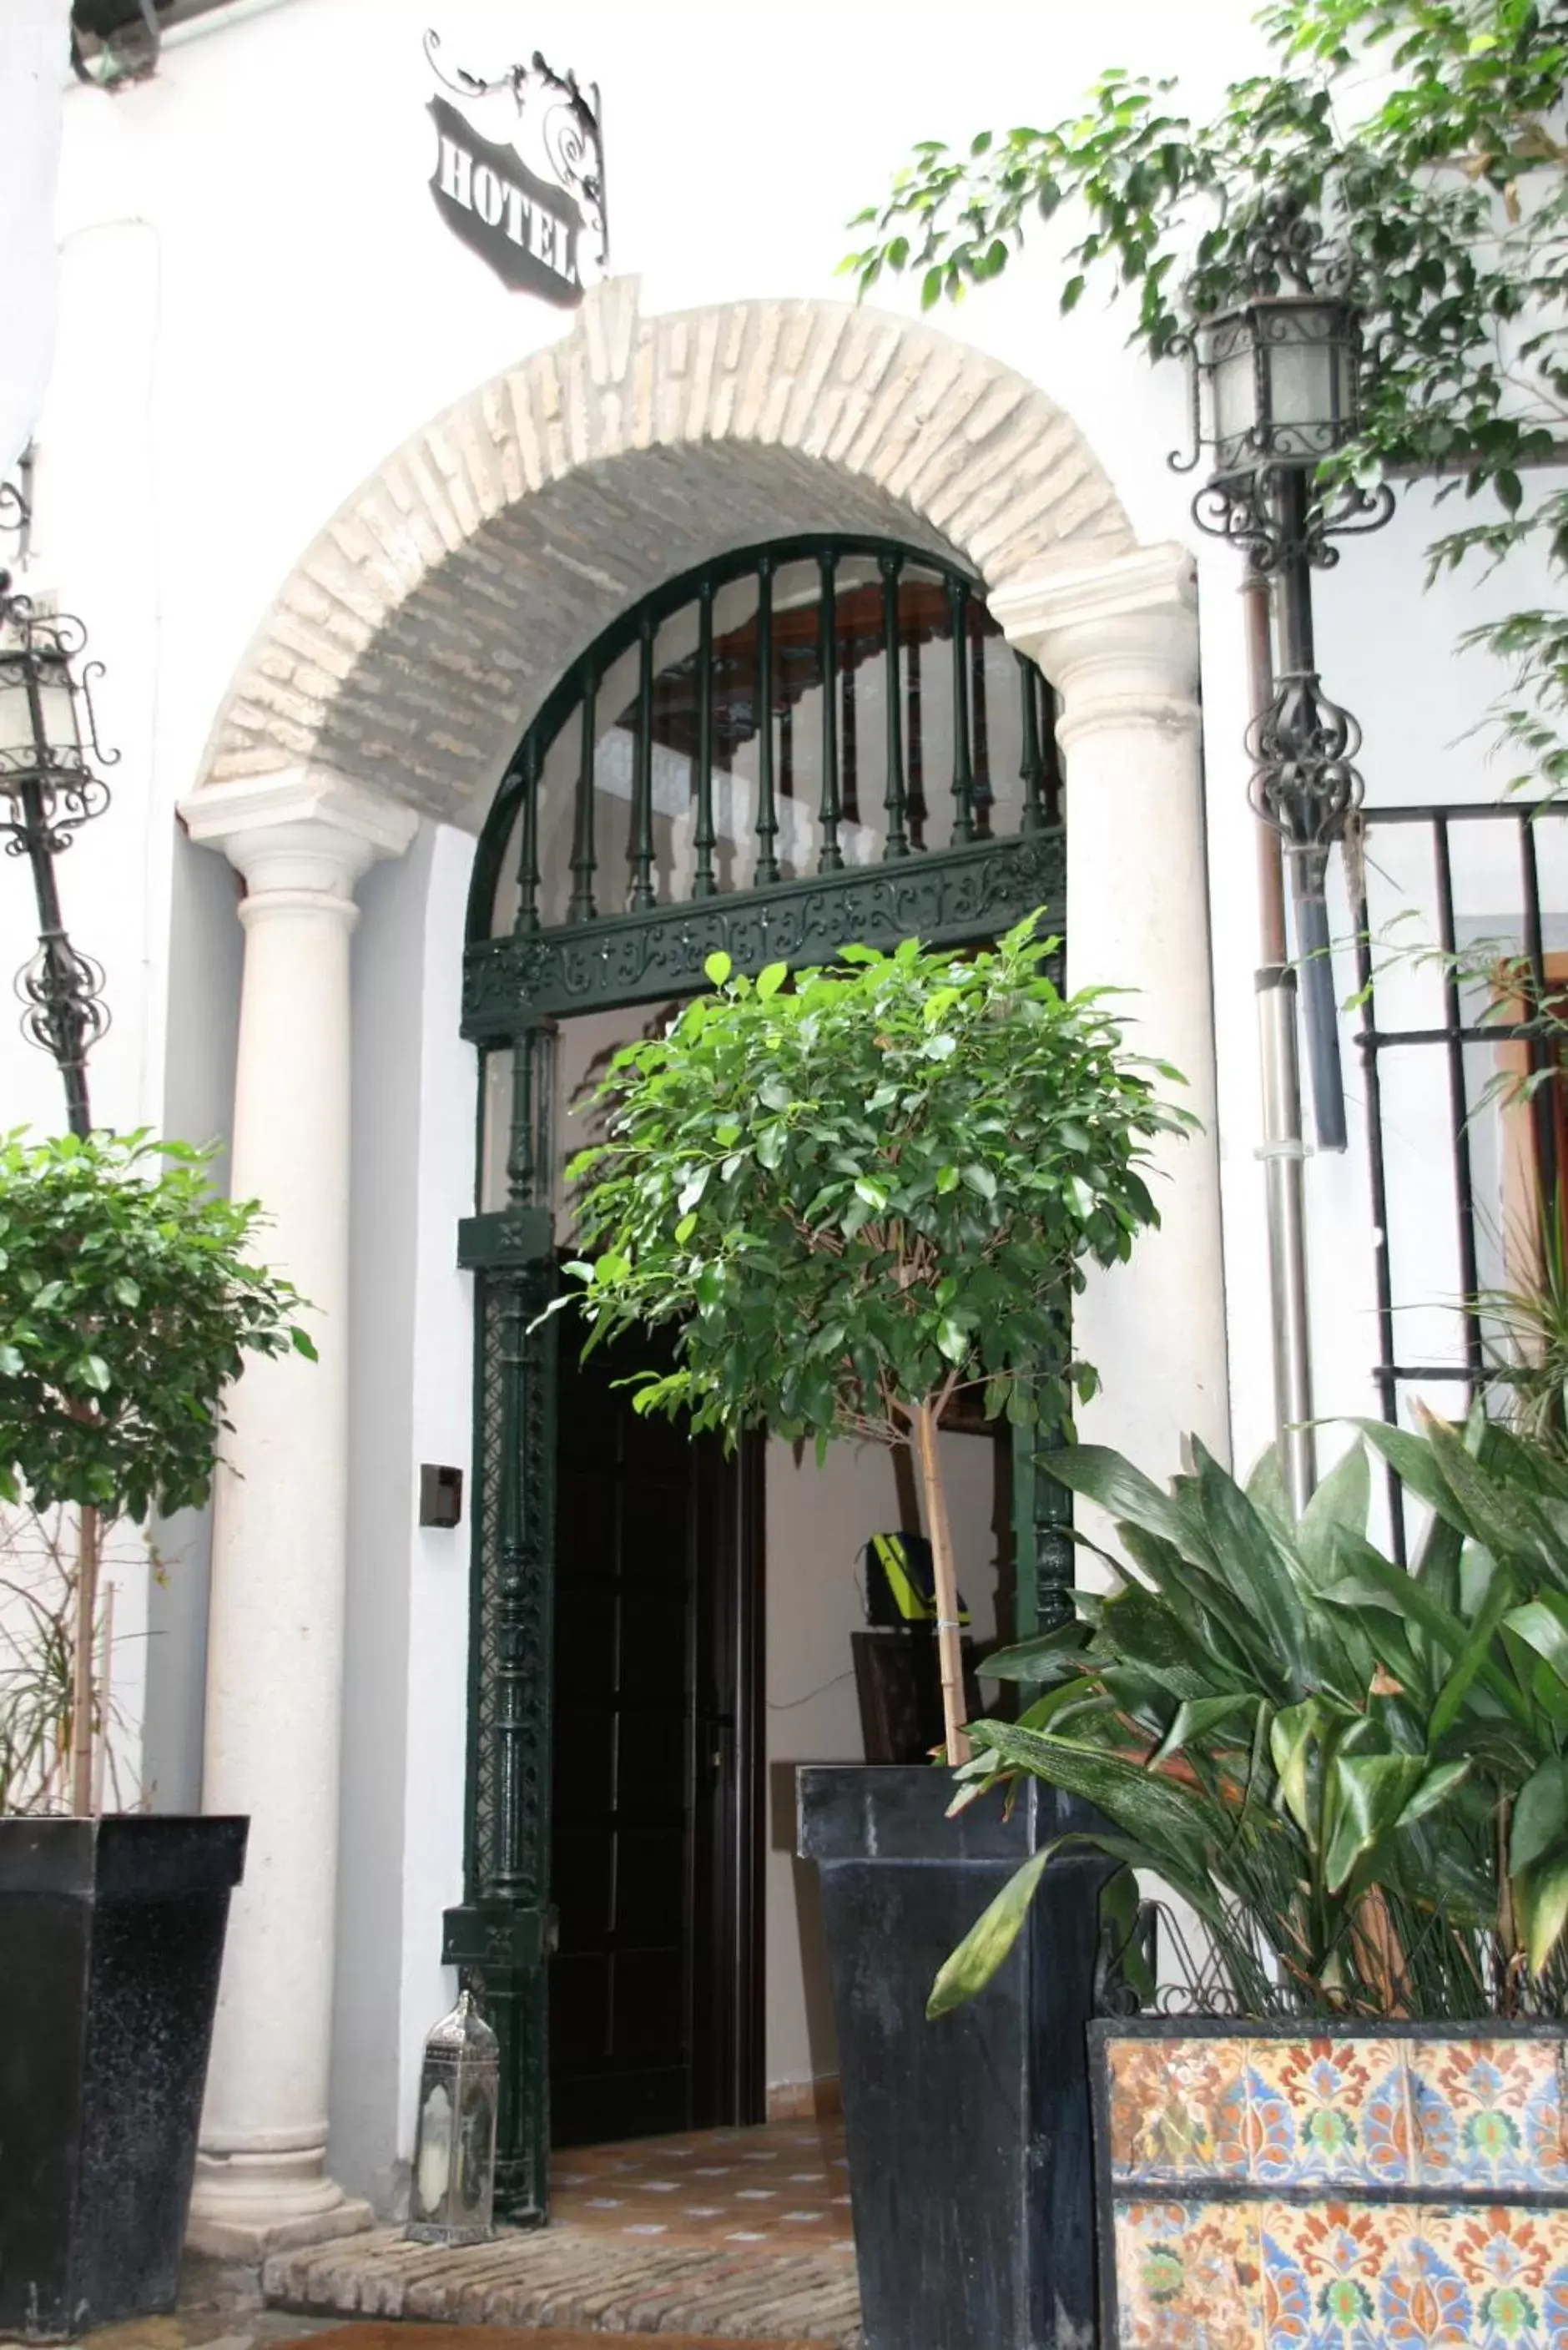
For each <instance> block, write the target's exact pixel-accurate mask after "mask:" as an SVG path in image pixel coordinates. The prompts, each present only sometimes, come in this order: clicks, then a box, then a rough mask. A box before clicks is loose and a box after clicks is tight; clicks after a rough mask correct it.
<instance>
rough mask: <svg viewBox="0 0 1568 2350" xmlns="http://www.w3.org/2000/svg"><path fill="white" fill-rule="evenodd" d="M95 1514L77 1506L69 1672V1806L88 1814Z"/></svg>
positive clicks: (95, 1610)
mask: <svg viewBox="0 0 1568 2350" xmlns="http://www.w3.org/2000/svg"><path fill="white" fill-rule="evenodd" d="M98 1551H99V1516H98V1512H97V1510H96V1509H95V1508H94V1507H93V1505H92V1503H90V1502H84V1503H82V1505H81V1520H80V1523H79V1525H78V1531H77V1620H76V1654H75V1657H74V1658H73V1659H72V1671H71V1809H72V1811H73V1812H75V1813H77V1814H78V1815H79V1816H80V1817H82V1818H84V1819H86V1818H89V1817H90V1816H91V1813H92V1783H93V1773H92V1749H93V1736H92V1690H93V1633H94V1630H95V1628H96V1625H97V1618H98Z"/></svg>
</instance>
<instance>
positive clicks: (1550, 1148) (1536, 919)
mask: <svg viewBox="0 0 1568 2350" xmlns="http://www.w3.org/2000/svg"><path fill="white" fill-rule="evenodd" d="M1519 868H1520V880H1521V885H1522V893H1523V898H1524V951H1525V954H1526V956H1527V957H1528V958H1529V962H1530V985H1531V1001H1530V1004H1529V1007H1528V1009H1529V1014H1530V1018H1531V1019H1532V1022H1533V1021H1539V1020H1540V1019H1541V1017H1542V1014H1543V1013H1545V1011H1546V1010H1547V1008H1548V1004H1549V1002H1550V989H1549V987H1548V983H1547V978H1546V958H1545V955H1544V953H1543V952H1542V941H1541V877H1540V874H1539V872H1538V871H1537V869H1536V861H1535V818H1534V816H1521V817H1520V819H1519ZM1525 1050H1526V1056H1527V1060H1528V1065H1529V1072H1530V1075H1531V1076H1532V1077H1536V1076H1539V1075H1540V1074H1541V1070H1542V1066H1543V1064H1542V1052H1541V1045H1540V1043H1539V1041H1538V1040H1537V1038H1535V1037H1534V1036H1532V1037H1531V1038H1530V1039H1528V1041H1527V1043H1526V1047H1525ZM1530 1111H1531V1120H1532V1125H1533V1128H1534V1133H1535V1159H1536V1168H1537V1172H1538V1180H1539V1182H1540V1186H1541V1197H1542V1206H1543V1211H1544V1212H1547V1213H1552V1212H1554V1211H1555V1209H1556V1205H1557V1191H1558V1184H1559V1181H1560V1180H1561V1177H1562V1171H1563V1170H1562V1169H1561V1168H1560V1167H1559V1166H1558V1164H1557V1121H1556V1119H1555V1118H1554V1117H1553V1116H1552V1092H1551V1088H1550V1087H1547V1086H1538V1087H1534V1088H1532V1093H1531V1097H1530Z"/></svg>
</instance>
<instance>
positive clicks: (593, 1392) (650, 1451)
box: [550, 1328, 762, 2146]
mask: <svg viewBox="0 0 1568 2350" xmlns="http://www.w3.org/2000/svg"><path fill="white" fill-rule="evenodd" d="M562 1341H563V1343H562V1347H561V1378H560V1402H559V1419H558V1423H557V1425H558V1430H559V1433H558V1439H557V1466H558V1484H557V1494H556V1657H555V1690H556V1706H555V1755H554V1778H553V1791H554V1792H553V1818H552V1887H551V1894H552V1900H553V1903H554V1905H555V1908H556V1912H557V1917H558V1929H557V1941H556V1954H555V1957H554V1958H553V1960H552V1961H551V1969H550V2102H551V2137H552V2140H553V2143H554V2144H556V2146H572V2145H585V2144H590V2143H595V2142H597V2143H604V2142H606V2141H608V2140H613V2139H617V2138H621V2137H646V2136H652V2135H655V2134H657V2133H659V2132H660V2131H666V2130H680V2129H688V2128H693V2127H708V2126H716V2125H719V2124H721V2123H732V2122H740V2121H749V2120H753V2119H760V2118H761V2110H760V2106H761V2098H762V2083H761V2070H762V2064H761V2049H760V2030H761V2010H762V2000H761V1980H760V1978H761V1966H760V1958H759V1955H758V1953H759V1932H760V1926H761V1898H760V1887H761V1876H760V1872H761V1866H762V1838H761V1834H760V1814H761V1800H762V1751H761V1731H762V1722H761V1705H760V1687H759V1684H760V1670H761V1662H762V1657H761V1648H762V1638H761V1635H762V1627H761V1614H760V1581H761V1576H760V1569H761V1561H762V1528H761V1519H760V1494H761V1461H760V1453H759V1449H758V1448H757V1447H756V1446H754V1445H753V1446H742V1448H741V1449H740V1451H738V1452H737V1453H736V1454H734V1455H732V1456H730V1457H729V1458H726V1457H725V1454H724V1451H723V1448H722V1444H721V1443H720V1441H719V1440H718V1439H716V1438H712V1437H703V1438H698V1439H696V1440H692V1439H691V1438H690V1437H689V1436H688V1435H687V1433H686V1430H685V1429H684V1427H683V1426H682V1425H680V1424H675V1423H671V1422H670V1421H669V1420H667V1419H663V1418H656V1419H643V1418H641V1417H640V1416H639V1414H638V1413H636V1412H635V1411H633V1409H631V1405H630V1399H629V1396H628V1392H627V1391H626V1390H625V1389H624V1388H618V1386H617V1382H618V1381H620V1380H623V1379H625V1378H627V1377H628V1375H629V1374H630V1373H631V1372H633V1371H634V1370H636V1369H638V1368H639V1367H644V1366H647V1367H663V1365H664V1364H665V1363H666V1362H667V1361H668V1356H667V1355H660V1354H659V1352H658V1351H657V1350H656V1348H655V1347H654V1345H653V1343H652V1342H651V1341H649V1340H643V1341H640V1342H638V1343H637V1344H630V1343H626V1342H623V1344H622V1345H621V1346H619V1347H617V1348H615V1349H614V1350H613V1351H612V1350H601V1351H598V1352H596V1353H595V1354H594V1355H592V1356H591V1357H589V1359H588V1361H587V1364H586V1365H585V1364H583V1363H582V1362H581V1361H580V1360H579V1359H578V1356H579V1348H578V1345H577V1342H576V1333H575V1332H574V1331H572V1330H570V1329H569V1328H566V1329H563V1333H562Z"/></svg>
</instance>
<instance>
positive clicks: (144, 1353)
mask: <svg viewBox="0 0 1568 2350" xmlns="http://www.w3.org/2000/svg"><path fill="white" fill-rule="evenodd" d="M211 1158H212V1152H211V1151H210V1150H196V1149H190V1148H188V1147H186V1146H185V1145H182V1144H180V1143H171V1142H155V1141H152V1140H151V1139H149V1138H148V1137H147V1136H146V1135H145V1134H144V1133H138V1134H132V1135H128V1136H124V1137H117V1136H113V1135H105V1134H95V1135H93V1136H90V1137H89V1138H88V1139H86V1140H82V1139H78V1138H77V1137H76V1136H75V1135H64V1136H61V1137H59V1138H57V1139H51V1140H47V1141H42V1142H29V1141H28V1140H27V1139H26V1137H25V1136H24V1134H22V1133H21V1132H20V1131H18V1132H16V1133H13V1134H10V1135H8V1136H6V1137H5V1139H4V1141H3V1142H0V1499H4V1500H6V1501H9V1502H13V1503H15V1502H18V1501H21V1500H23V1499H24V1498H25V1499H26V1501H27V1502H28V1503H30V1504H31V1505H32V1506H33V1508H35V1509H36V1510H50V1509H53V1508H55V1507H56V1506H57V1504H59V1503H71V1504H74V1505H75V1507H76V1509H77V1511H78V1518H79V1527H80V1534H79V1548H78V1572H77V1580H76V1613H75V1626H74V1658H75V1669H74V1674H73V1683H72V1687H73V1699H72V1708H71V1719H70V1738H71V1760H72V1782H73V1803H74V1807H75V1808H76V1809H77V1810H78V1811H86V1810H88V1808H89V1805H90V1790H91V1786H92V1741H93V1721H92V1711H93V1708H92V1646H93V1628H94V1623H95V1616H96V1604H97V1574H98V1556H99V1535H100V1529H101V1527H102V1525H103V1523H105V1522H109V1521H113V1520H115V1519H119V1518H133V1519H137V1520H140V1519H143V1518H145V1517H146V1516H147V1514H148V1513H149V1511H151V1510H153V1509H158V1510H161V1511H172V1510H180V1509H190V1508H194V1507H197V1506H199V1505H200V1503H202V1502H204V1501H205V1500H206V1498H207V1494H208V1492H209V1491H210V1490H211V1487H212V1481H213V1458H214V1444H215V1441H216V1440H217V1438H218V1436H219V1434H220V1432H221V1430H223V1429H224V1428H226V1427H227V1426H228V1422H227V1421H226V1420H225V1419H224V1418H223V1392H224V1390H225V1388H227V1387H228V1385H229V1383H230V1381H231V1380H233V1379H235V1378H238V1377H239V1375H240V1373H241V1372H242V1371H243V1369H244V1364H245V1357H247V1355H251V1354H261V1355H279V1354H283V1353H286V1351H287V1350H288V1349H289V1348H290V1347H293V1348H295V1349H296V1350H297V1351H298V1352H299V1353H300V1354H302V1355H306V1356H311V1357H313V1356H314V1354H315V1348H314V1347H313V1345H312V1343H311V1340H310V1338H309V1336H308V1335H307V1334H306V1331H305V1330H304V1329H303V1328H302V1327H301V1326H300V1325H299V1324H298V1322H297V1321H296V1319H295V1316H296V1314H297V1313H298V1312H299V1310H300V1308H301V1306H302V1304H303V1301H302V1300H301V1299H300V1297H299V1296H298V1295H297V1293H296V1290H295V1289H294V1287H293V1285H292V1284H290V1283H288V1282H286V1281H284V1280H282V1279H280V1278H279V1276H278V1275H276V1274H272V1273H269V1272H267V1271H266V1270H265V1268H263V1267H262V1266H260V1265H257V1264H254V1263H252V1262H251V1261H250V1259H249V1257H248V1255H247V1253H246V1251H247V1249H248V1246H249V1243H251V1241H252V1240H253V1239H254V1234H255V1232H256V1228H257V1226H258V1225H259V1224H260V1223H261V1222H262V1221H263V1216H262V1210H261V1207H260V1205H259V1203H258V1202H257V1201H254V1200H251V1201H240V1200H227V1199H224V1198H223V1196H222V1195H221V1194H220V1193H218V1192H215V1191H213V1188H212V1183H211V1180H210V1160H211Z"/></svg>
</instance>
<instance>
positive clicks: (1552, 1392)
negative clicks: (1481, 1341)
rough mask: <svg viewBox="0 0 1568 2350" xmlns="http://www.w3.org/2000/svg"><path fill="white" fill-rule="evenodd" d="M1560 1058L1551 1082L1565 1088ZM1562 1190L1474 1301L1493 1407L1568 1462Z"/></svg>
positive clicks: (1567, 1258) (1567, 1298) (1567, 1244)
mask: <svg viewBox="0 0 1568 2350" xmlns="http://www.w3.org/2000/svg"><path fill="white" fill-rule="evenodd" d="M1561 1076H1562V1071H1561V1066H1560V1064H1558V1063H1557V1062H1556V1060H1555V1058H1554V1059H1553V1063H1552V1069H1551V1077H1552V1082H1553V1083H1560V1082H1561ZM1565 1210H1568V1202H1565V1201H1564V1199H1563V1187H1562V1185H1561V1184H1558V1185H1557V1186H1556V1188H1555V1190H1554V1191H1553V1192H1552V1197H1551V1200H1550V1201H1548V1202H1542V1206H1541V1211H1540V1212H1539V1214H1538V1215H1537V1216H1536V1218H1535V1231H1534V1233H1533V1235H1532V1240H1533V1246H1526V1247H1525V1248H1523V1249H1521V1251H1520V1255H1521V1259H1522V1263H1521V1267H1520V1270H1519V1271H1518V1273H1517V1274H1515V1275H1514V1277H1513V1280H1512V1282H1511V1284H1510V1285H1508V1286H1505V1287H1499V1288H1495V1289H1483V1290H1482V1291H1481V1292H1480V1295H1478V1296H1477V1297H1476V1298H1474V1299H1473V1300H1472V1301H1471V1303H1472V1304H1473V1305H1474V1308H1475V1310H1476V1312H1477V1313H1478V1314H1480V1315H1481V1316H1482V1318H1483V1322H1484V1326H1485V1328H1486V1333H1487V1340H1488V1346H1487V1352H1488V1357H1489V1372H1490V1377H1489V1379H1488V1390H1489V1397H1488V1399H1489V1402H1490V1404H1491V1405H1492V1406H1493V1408H1494V1409H1497V1410H1498V1412H1499V1413H1500V1415H1501V1418H1502V1419H1505V1420H1506V1421H1507V1422H1508V1424H1509V1426H1510V1427H1511V1429H1512V1430H1514V1432H1515V1433H1516V1434H1517V1435H1520V1436H1523V1437H1527V1438H1528V1439H1530V1440H1532V1442H1534V1443H1537V1444H1544V1445H1548V1446H1550V1447H1552V1449H1554V1450H1555V1451H1556V1452H1557V1453H1558V1454H1559V1456H1560V1457H1563V1458H1568V1237H1565Z"/></svg>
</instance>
